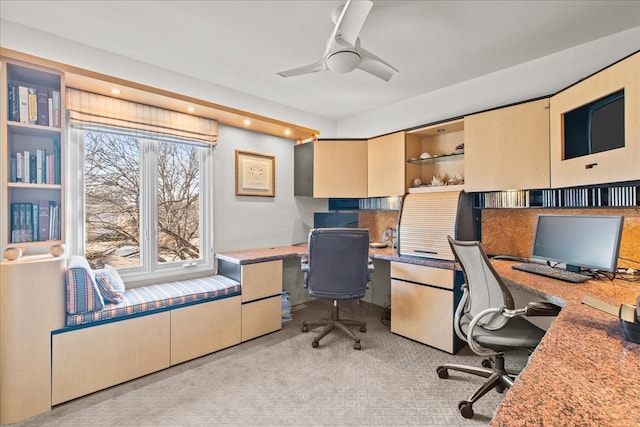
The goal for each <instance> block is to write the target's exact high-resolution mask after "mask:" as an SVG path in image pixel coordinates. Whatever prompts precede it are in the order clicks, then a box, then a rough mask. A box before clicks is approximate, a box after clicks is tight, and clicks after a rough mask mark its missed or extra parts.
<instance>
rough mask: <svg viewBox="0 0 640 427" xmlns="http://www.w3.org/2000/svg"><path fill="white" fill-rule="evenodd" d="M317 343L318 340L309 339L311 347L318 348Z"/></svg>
mask: <svg viewBox="0 0 640 427" xmlns="http://www.w3.org/2000/svg"><path fill="white" fill-rule="evenodd" d="M319 345H320V343H319V342H318V341H311V347H313V348H318V346H319Z"/></svg>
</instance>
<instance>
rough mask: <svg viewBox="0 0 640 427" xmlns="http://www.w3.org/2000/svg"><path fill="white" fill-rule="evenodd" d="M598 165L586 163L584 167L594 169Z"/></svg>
mask: <svg viewBox="0 0 640 427" xmlns="http://www.w3.org/2000/svg"><path fill="white" fill-rule="evenodd" d="M596 166H598V164H597V163H589V164H588V165H584V168H585V169H593V168H594V167H596Z"/></svg>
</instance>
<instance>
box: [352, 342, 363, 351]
mask: <svg viewBox="0 0 640 427" xmlns="http://www.w3.org/2000/svg"><path fill="white" fill-rule="evenodd" d="M353 348H355V349H356V350H360V349H361V348H362V346H361V345H360V343H359V342H357V343H355V344H354V345H353Z"/></svg>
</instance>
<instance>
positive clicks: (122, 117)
mask: <svg viewBox="0 0 640 427" xmlns="http://www.w3.org/2000/svg"><path fill="white" fill-rule="evenodd" d="M66 93H67V109H68V111H69V122H70V124H71V126H73V127H79V128H82V129H88V130H92V129H94V130H98V129H99V130H105V129H109V130H111V131H115V132H119V133H124V134H129V135H134V134H135V135H141V134H142V135H144V134H149V135H151V134H152V135H154V137H155V138H156V139H158V138H159V139H162V140H165V141H177V142H187V143H189V142H190V143H194V142H196V143H204V144H207V145H210V146H215V145H216V142H217V140H218V122H217V121H215V120H211V119H207V118H204V117H198V116H193V115H189V114H185V113H179V112H177V111H172V110H167V109H164V108H159V107H154V106H151V105H145V104H140V103H137V102H131V101H126V100H123V99H117V98H113V97H109V96H104V95H99V94H96V93H91V92H86V91H82V90H78V89H74V88H67V89H66Z"/></svg>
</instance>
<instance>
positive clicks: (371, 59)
mask: <svg viewBox="0 0 640 427" xmlns="http://www.w3.org/2000/svg"><path fill="white" fill-rule="evenodd" d="M357 52H358V53H359V54H360V56H361V57H362V61H361V62H360V63H359V64H358V65H357V67H356V68H359V69H361V70H363V71H366V72H367V73H370V74H373V75H374V76H376V77H379V78H381V79H382V80H384V81H386V82H388V81H389V80H391V77H393V76H395V75H396V74H398V70H397V69H396V68H395V67H393V66H392V65H391V64H389V63H388V62H387V61H385V60H384V59H382V58H379V57H377V56H376V55H374V54H373V53H371V52H369V51H367V50H365V49H363V48H361V47H360V46H359V45H358V47H357Z"/></svg>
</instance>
